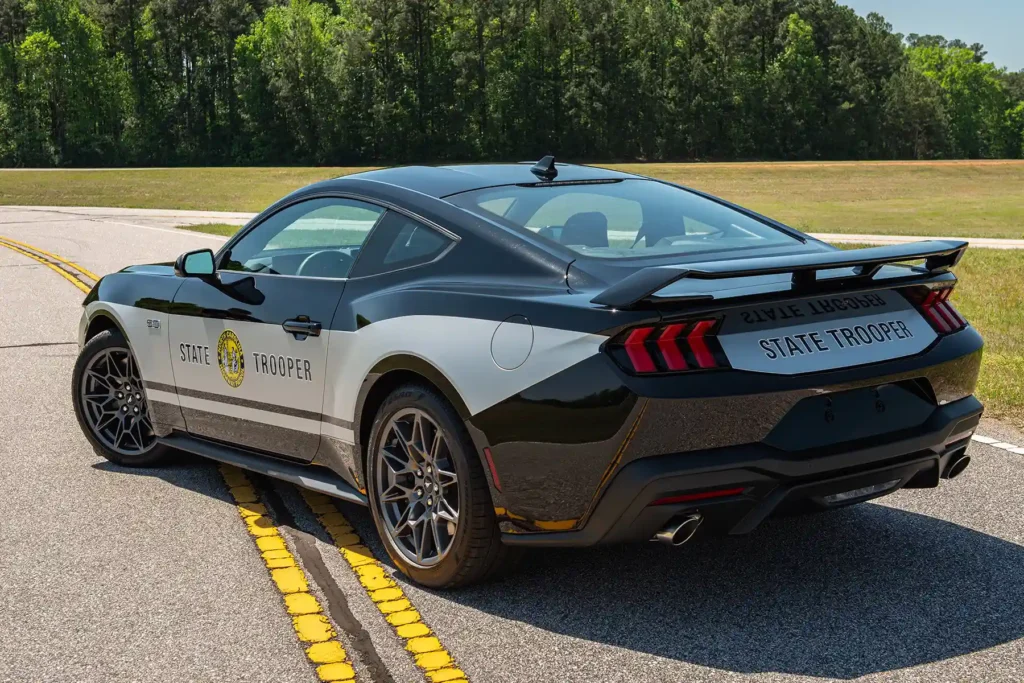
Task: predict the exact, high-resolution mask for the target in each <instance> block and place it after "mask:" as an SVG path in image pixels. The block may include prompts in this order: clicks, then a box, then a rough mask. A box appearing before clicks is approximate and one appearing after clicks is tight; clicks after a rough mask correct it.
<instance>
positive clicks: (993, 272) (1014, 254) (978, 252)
mask: <svg viewBox="0 0 1024 683" xmlns="http://www.w3.org/2000/svg"><path fill="white" fill-rule="evenodd" d="M189 229H190V230H199V231H201V232H206V233H211V234H214V235H233V234H234V233H235V231H236V230H238V229H239V228H238V227H237V226H234V225H223V224H216V223H214V224H208V225H197V226H192V227H190V228H189ZM863 246H867V245H856V244H844V245H842V247H843V248H844V249H856V248H858V247H863ZM1022 267H1024V252H1022V251H1014V250H1003V249H977V248H975V249H968V250H967V254H966V255H964V258H963V261H961V262H960V264H959V265H957V267H956V269H955V270H956V274H957V276H958V277H959V278H960V282H959V283H958V284H957V287H956V290H954V293H953V298H952V301H953V303H954V305H955V306H956V307H957V310H959V311H960V312H961V313H962V314H963V315H964V317H966V318H967V319H968V320H969V321H970V322H971V324H972V325H974V327H975V328H977V329H978V330H979V331H980V332H981V334H982V336H984V338H985V356H984V362H983V364H982V368H981V378H980V379H979V383H978V397H979V398H981V400H982V401H983V402H984V403H985V409H986V415H988V416H989V417H995V418H1001V419H1004V420H1008V421H1009V422H1012V423H1013V424H1015V425H1016V426H1018V427H1020V428H1024V338H1022V336H1021V331H1022V329H1024V278H1021V277H1015V276H1011V277H1007V273H1017V272H1020V271H1021V270H1022Z"/></svg>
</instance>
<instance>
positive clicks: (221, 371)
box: [169, 197, 384, 461]
mask: <svg viewBox="0 0 1024 683" xmlns="http://www.w3.org/2000/svg"><path fill="white" fill-rule="evenodd" d="M383 213H384V210H383V209H382V208H380V207H377V206H374V205H372V204H369V203H366V202H361V201H356V200H352V199H344V198H338V197H321V198H314V199H308V200H304V201H300V202H296V203H293V204H290V205H288V206H285V207H284V208H282V209H281V210H279V211H277V212H276V213H274V214H272V215H270V216H268V217H266V218H264V219H263V220H261V222H260V223H259V224H257V225H255V226H253V227H252V228H251V229H249V230H247V231H246V232H245V234H243V235H242V236H241V237H240V238H238V239H236V240H233V241H231V242H229V243H228V244H227V245H226V246H225V248H224V249H223V250H221V252H220V253H219V254H218V255H217V271H216V273H215V274H214V275H212V276H208V277H190V278H188V279H187V280H186V282H185V283H184V284H183V285H182V286H181V288H179V289H178V292H177V294H176V296H175V298H174V304H173V307H172V315H171V320H170V323H169V339H170V343H171V366H172V368H173V372H174V381H175V385H176V388H177V392H178V398H179V402H180V405H181V411H182V415H183V416H184V418H185V423H186V426H187V429H188V431H189V432H190V433H192V434H195V435H197V436H202V437H206V438H210V439H216V440H219V441H224V442H228V443H231V444H236V445H239V446H243V447H247V448H252V449H257V450H261V451H267V452H271V453H276V454H280V455H284V456H287V457H290V458H295V459H299V460H306V461H308V460H312V458H313V456H314V455H315V453H316V451H317V448H318V447H319V444H320V434H321V419H322V412H321V410H322V407H323V396H324V376H325V369H326V363H327V349H328V346H329V340H330V335H331V332H330V327H331V321H332V319H333V317H334V313H335V310H336V309H337V306H338V302H339V300H340V299H341V295H342V292H343V291H344V289H345V283H346V279H347V278H348V276H349V273H350V270H351V268H352V265H353V264H354V263H355V260H356V258H357V257H358V255H359V251H360V249H361V248H362V245H363V242H364V241H365V240H366V236H367V235H368V234H369V232H370V231H371V230H372V228H373V226H374V225H375V224H376V222H377V221H378V220H379V218H380V217H381V215H383Z"/></svg>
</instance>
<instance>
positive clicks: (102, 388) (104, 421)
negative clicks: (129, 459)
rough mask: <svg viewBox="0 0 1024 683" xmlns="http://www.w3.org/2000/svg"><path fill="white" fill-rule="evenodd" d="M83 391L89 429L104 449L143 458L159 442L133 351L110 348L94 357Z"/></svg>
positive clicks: (82, 395) (83, 402) (82, 385)
mask: <svg viewBox="0 0 1024 683" xmlns="http://www.w3.org/2000/svg"><path fill="white" fill-rule="evenodd" d="M80 391H81V395H80V399H81V404H82V412H83V413H84V415H85V419H86V422H88V424H89V429H90V430H91V431H92V433H93V435H94V436H95V437H96V438H97V439H99V441H100V442H101V443H103V445H104V446H106V447H107V448H110V449H111V450H113V451H116V452H118V453H120V454H122V455H139V454H142V453H145V452H146V451H148V450H149V449H150V448H152V447H153V444H155V443H156V435H155V434H154V433H153V425H152V424H151V423H150V421H149V412H148V410H147V404H146V390H145V389H144V388H143V386H142V377H141V376H140V374H139V367H138V364H137V363H136V362H135V358H134V357H133V356H132V354H131V351H129V350H128V349H125V348H109V349H104V350H102V351H100V352H99V353H97V354H96V355H95V356H93V357H92V359H91V360H90V361H89V364H88V365H87V366H86V368H85V372H84V374H83V376H82V382H81V390H80Z"/></svg>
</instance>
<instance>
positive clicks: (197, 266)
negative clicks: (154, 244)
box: [174, 249, 216, 277]
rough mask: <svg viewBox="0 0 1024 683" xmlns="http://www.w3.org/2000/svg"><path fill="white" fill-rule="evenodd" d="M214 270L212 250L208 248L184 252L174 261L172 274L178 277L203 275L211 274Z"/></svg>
mask: <svg viewBox="0 0 1024 683" xmlns="http://www.w3.org/2000/svg"><path fill="white" fill-rule="evenodd" d="M215 270H216V265H215V264H214V260H213V252H212V251H210V250H209V249H199V250H197V251H188V252H185V253H184V254H182V255H181V256H179V257H178V258H177V260H176V261H175V262H174V274H175V275H177V276H179V277H197V276H198V277H204V276H209V275H213V273H214V271H215Z"/></svg>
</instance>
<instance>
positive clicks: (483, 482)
mask: <svg viewBox="0 0 1024 683" xmlns="http://www.w3.org/2000/svg"><path fill="white" fill-rule="evenodd" d="M411 416H412V417H411ZM416 416H420V417H421V419H420V422H421V423H422V424H424V425H426V421H424V420H422V417H426V418H429V421H432V422H433V424H434V427H436V429H435V430H434V431H435V432H437V431H439V432H440V433H441V435H442V436H443V439H444V441H445V443H446V445H447V448H446V449H445V447H444V446H438V447H436V451H437V453H435V455H436V458H435V459H434V460H429V459H423V460H420V462H421V463H427V462H435V463H437V465H436V468H435V469H434V474H433V475H431V474H429V473H428V472H427V470H428V466H427V465H423V466H421V467H419V468H418V472H419V474H417V473H415V472H414V473H409V472H404V473H398V474H395V470H396V469H401V463H398V466H396V460H397V459H400V454H401V453H403V452H405V453H407V452H408V451H407V449H406V448H405V447H404V446H401V445H400V444H399V443H398V441H396V440H395V432H394V430H395V429H399V430H400V431H403V432H404V430H405V428H406V427H407V426H408V425H409V424H410V420H413V421H414V420H415V417H416ZM422 430H424V431H422V432H421V436H422V435H423V434H426V436H423V438H422V439H420V441H426V440H432V439H431V437H430V433H431V432H430V429H429V427H427V426H423V427H422ZM385 439H387V440H388V442H387V444H390V445H388V449H387V452H388V453H397V454H399V458H397V459H396V458H395V457H394V456H392V455H388V456H387V457H385V456H384V455H383V451H382V448H381V446H382V444H384V445H387V444H386V443H385ZM409 442H410V443H414V442H416V439H415V438H413V439H410V440H409ZM412 450H413V451H414V452H418V451H417V448H416V446H413V449H412ZM445 451H446V452H447V457H444V455H443V454H444V453H445ZM418 457H419V456H417V458H418ZM414 460H416V459H415V458H412V459H410V462H412V461H414ZM410 466H411V467H415V465H410ZM449 467H453V468H454V473H455V475H456V476H457V481H456V482H454V483H448V484H444V482H445V481H446V480H447V478H448V477H449V474H448V472H447V471H446V470H447V468H449ZM385 468H388V469H390V473H389V472H388V471H387V470H386V469H385ZM366 471H367V487H366V488H367V493H368V494H369V501H370V510H371V512H372V514H373V521H374V524H376V526H377V532H378V534H380V537H381V540H382V541H383V543H384V547H385V549H386V550H387V552H388V555H389V556H390V557H391V559H392V561H393V562H394V563H395V566H396V567H398V568H399V569H400V570H401V571H402V573H403V574H405V575H406V576H408V577H409V578H410V579H412V580H413V581H415V582H417V583H419V584H422V585H424V586H427V587H430V588H456V587H459V586H465V585H468V584H471V583H476V582H479V581H483V580H486V579H489V578H492V577H494V576H496V575H497V574H498V573H499V572H502V571H504V570H508V569H509V568H511V567H512V566H514V564H515V560H516V559H518V556H519V555H520V553H519V552H518V551H519V549H518V548H510V547H508V546H505V545H504V544H503V543H502V542H501V532H500V530H499V528H498V523H497V520H496V518H495V516H494V507H493V503H492V501H491V495H490V490H489V489H488V485H487V478H486V477H485V476H484V471H483V467H482V466H481V464H480V458H479V457H478V456H477V455H476V450H475V448H474V447H473V443H472V441H471V440H470V438H469V435H468V434H467V433H466V428H465V426H464V425H463V423H462V421H461V420H460V419H459V416H458V414H457V413H456V412H455V410H454V408H452V406H451V405H450V404H449V403H448V401H446V400H445V399H444V398H443V397H442V396H439V395H438V394H437V393H436V392H434V391H432V390H431V389H428V388H427V387H423V386H419V385H415V384H409V385H405V386H402V387H399V388H398V389H396V390H395V391H394V392H392V393H391V395H390V396H388V397H387V399H385V401H384V403H383V404H382V405H381V407H380V409H379V410H378V411H377V416H376V418H375V419H374V422H373V427H372V430H371V432H370V440H369V448H368V449H367V468H366ZM389 476H390V477H392V478H395V479H394V480H395V481H399V482H402V486H390V487H389V486H388V484H387V482H388V481H390V480H389V479H388V477H389ZM431 477H434V481H435V482H436V484H435V485H434V487H432V488H430V487H429V486H428V485H429V484H430V483H431V480H430V478H431ZM412 482H415V486H416V489H415V490H416V491H422V492H423V496H422V497H421V498H412V496H413V495H414V494H412V493H410V494H409V497H408V498H403V499H402V500H416V501H417V502H416V503H415V504H408V503H403V502H397V503H387V502H386V503H385V505H382V504H381V499H382V498H395V497H398V494H399V492H400V491H410V490H411V489H410V488H409V487H410V486H412V485H413V483H412ZM438 485H440V486H441V488H438V487H437V486H438ZM453 489H454V490H455V491H457V493H458V498H457V515H456V517H457V525H456V527H455V533H454V536H449V532H450V529H451V526H448V525H442V524H440V523H438V522H439V521H440V522H442V523H443V521H444V520H443V519H440V518H438V517H436V516H435V517H434V518H433V519H434V522H433V528H434V531H429V530H428V529H427V528H426V524H427V523H422V520H421V526H420V532H419V533H420V536H419V539H420V541H423V538H424V536H423V534H427V536H428V537H429V539H428V541H427V542H426V543H423V546H428V550H430V548H429V546H430V545H433V546H434V547H433V550H434V553H435V554H436V555H440V557H430V558H428V557H427V553H424V559H423V560H422V561H420V560H417V558H415V557H412V556H411V550H412V549H413V548H411V547H410V546H413V547H415V546H416V545H418V544H419V541H417V537H416V534H415V532H410V533H409V534H407V535H402V534H400V533H396V532H395V531H393V529H395V528H397V526H396V523H395V522H396V520H399V519H400V518H401V517H402V515H401V514H399V512H400V511H401V510H402V506H403V505H405V506H406V507H408V508H409V509H410V510H415V511H421V512H419V514H425V515H428V516H429V515H431V514H432V513H431V512H430V510H431V508H430V507H429V506H427V505H426V504H425V500H424V499H426V500H430V496H429V494H430V492H431V491H435V492H437V491H440V493H437V494H436V496H437V497H436V500H437V501H438V502H437V504H436V506H440V507H436V506H435V508H433V509H434V510H435V511H436V512H437V513H438V515H440V514H444V513H445V511H446V510H447V512H448V514H450V512H451V499H452V497H451V492H452V490H453ZM407 514H409V515H410V516H415V514H417V513H407ZM409 528H410V527H409V525H405V530H406V531H408V530H409ZM430 539H432V543H431V542H430ZM445 540H447V541H448V543H447V548H446V549H445V550H444V552H443V554H442V553H440V552H438V551H439V550H440V549H441V546H442V545H445V544H444V541H445ZM423 546H421V547H423Z"/></svg>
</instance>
